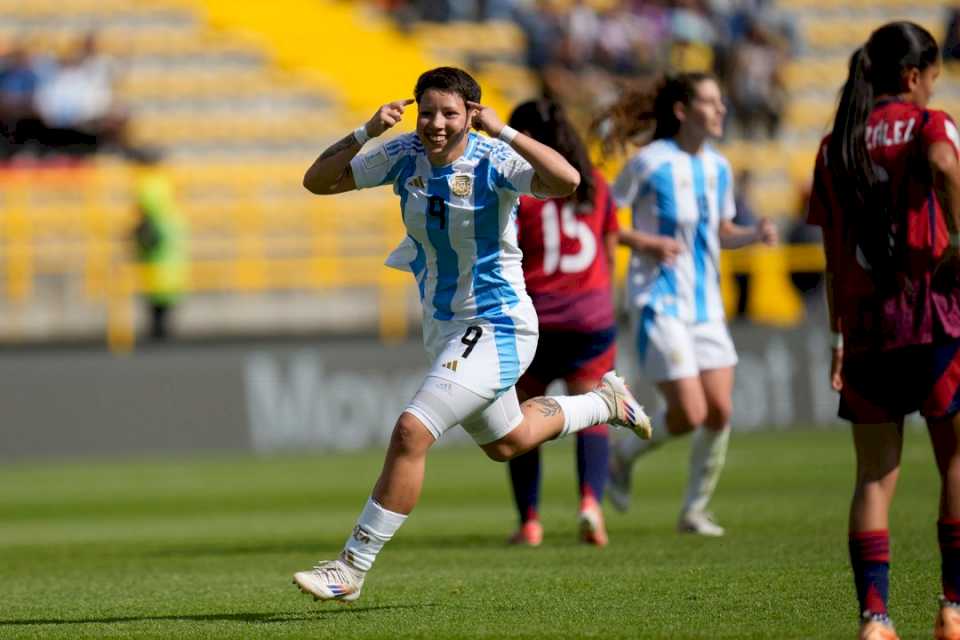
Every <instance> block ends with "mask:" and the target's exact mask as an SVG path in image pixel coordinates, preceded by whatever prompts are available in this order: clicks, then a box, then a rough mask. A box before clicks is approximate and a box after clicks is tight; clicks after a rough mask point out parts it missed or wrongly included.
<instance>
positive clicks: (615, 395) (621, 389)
mask: <svg viewBox="0 0 960 640" xmlns="http://www.w3.org/2000/svg"><path fill="white" fill-rule="evenodd" d="M595 392H596V393H597V394H598V395H599V396H600V397H601V398H603V401H604V402H606V403H607V407H608V408H609V409H610V420H609V422H610V424H612V425H614V426H615V427H626V428H628V429H631V430H632V431H633V432H634V433H635V434H637V435H638V436H639V437H641V438H643V439H644V440H649V439H650V436H652V435H653V426H652V425H651V424H650V418H649V417H648V416H647V414H646V413H644V412H643V407H641V406H640V403H638V402H637V399H636V398H634V397H633V394H632V393H630V389H627V385H626V383H625V382H624V381H623V378H621V377H620V376H618V375H617V373H616V372H615V371H608V372H606V373H605V374H603V378H602V379H601V381H600V386H599V387H597V388H596V389H595Z"/></svg>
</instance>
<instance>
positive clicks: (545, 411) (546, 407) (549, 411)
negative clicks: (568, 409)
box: [530, 396, 561, 418]
mask: <svg viewBox="0 0 960 640" xmlns="http://www.w3.org/2000/svg"><path fill="white" fill-rule="evenodd" d="M530 402H535V403H537V404H538V405H539V406H538V407H537V408H538V409H540V414H541V415H543V416H544V417H545V418H549V417H551V416H555V415H557V414H558V413H560V411H561V409H560V403H559V402H557V401H556V400H554V399H553V398H547V397H546V396H543V397H540V398H533V399H532V400H530Z"/></svg>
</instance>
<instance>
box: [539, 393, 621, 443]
mask: <svg viewBox="0 0 960 640" xmlns="http://www.w3.org/2000/svg"><path fill="white" fill-rule="evenodd" d="M549 397H550V399H551V400H556V401H557V404H559V405H560V409H561V410H562V411H563V429H561V430H560V433H558V434H557V437H558V438H562V437H564V436H568V435H570V434H571V433H576V432H577V431H583V430H584V429H587V428H589V427H592V426H594V425H597V424H604V423H605V422H607V421H608V420H610V408H609V407H608V406H607V403H606V401H605V400H604V399H603V398H601V397H600V394H598V393H596V392H594V391H588V392H587V393H583V394H580V395H577V396H549Z"/></svg>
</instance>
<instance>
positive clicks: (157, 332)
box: [133, 151, 189, 341]
mask: <svg viewBox="0 0 960 640" xmlns="http://www.w3.org/2000/svg"><path fill="white" fill-rule="evenodd" d="M137 160H138V163H139V170H138V176H137V187H136V199H137V212H138V220H137V224H136V226H135V227H134V230H133V240H134V246H135V248H136V252H137V260H138V262H140V264H141V265H142V266H143V269H142V271H141V273H142V275H143V279H142V281H141V285H142V291H143V293H144V296H145V300H146V302H147V307H148V312H149V322H150V337H151V339H153V340H155V341H164V340H167V339H168V337H169V336H170V321H171V312H172V310H173V308H174V307H175V306H176V304H177V303H178V302H179V301H180V299H181V298H182V297H183V294H184V291H185V290H186V288H187V285H188V277H189V258H188V247H187V243H188V233H187V225H186V223H185V221H184V219H183V217H182V216H181V215H180V212H179V211H178V210H177V207H176V203H175V201H174V197H173V185H172V184H171V182H170V179H169V178H168V177H167V176H166V175H164V173H163V172H162V171H161V169H160V167H159V157H158V156H157V155H156V154H154V153H152V152H146V151H144V152H140V153H139V154H138V158H137Z"/></svg>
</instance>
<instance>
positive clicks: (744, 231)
mask: <svg viewBox="0 0 960 640" xmlns="http://www.w3.org/2000/svg"><path fill="white" fill-rule="evenodd" d="M717 235H719V236H720V247H721V248H723V249H739V248H741V247H746V246H747V245H751V244H754V243H755V242H757V241H758V240H759V239H760V238H759V232H758V230H757V227H742V226H740V225H738V224H733V223H732V222H730V221H729V220H727V221H724V222H722V223H720V228H719V229H718V230H717Z"/></svg>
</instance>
